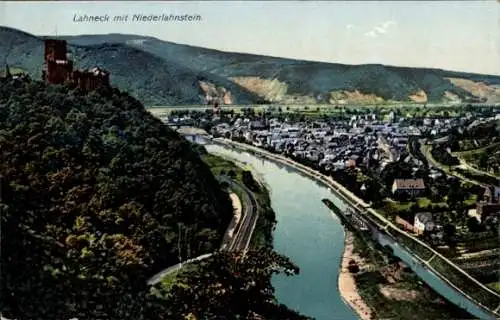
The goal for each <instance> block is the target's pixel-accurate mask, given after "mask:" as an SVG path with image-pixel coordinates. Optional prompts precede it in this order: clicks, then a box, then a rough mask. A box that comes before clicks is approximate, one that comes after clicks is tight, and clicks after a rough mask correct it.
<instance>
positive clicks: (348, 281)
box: [338, 230, 373, 320]
mask: <svg viewBox="0 0 500 320" xmlns="http://www.w3.org/2000/svg"><path fill="white" fill-rule="evenodd" d="M351 260H354V261H355V262H356V263H357V265H358V267H359V268H360V270H362V269H364V268H365V266H366V265H365V263H366V262H365V261H364V260H363V259H362V258H361V257H360V256H359V255H357V254H356V253H355V252H354V234H353V233H352V232H351V231H349V230H346V231H345V241H344V253H343V255H342V262H341V264H340V273H339V279H338V285H339V291H340V295H341V296H342V299H344V301H345V302H346V303H347V304H348V305H349V306H350V307H351V308H352V309H353V310H354V311H355V312H356V313H357V314H358V316H359V318H360V319H361V320H370V319H373V312H372V310H371V309H370V307H369V306H368V305H367V304H366V302H365V301H364V300H363V298H361V296H360V294H359V292H358V288H357V286H356V279H355V278H354V276H353V275H352V274H351V272H350V271H349V262H350V261H351Z"/></svg>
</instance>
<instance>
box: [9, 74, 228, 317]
mask: <svg viewBox="0 0 500 320" xmlns="http://www.w3.org/2000/svg"><path fill="white" fill-rule="evenodd" d="M0 105H1V106H2V107H1V108H0V113H1V116H0V127H1V128H2V130H0V148H1V149H2V153H1V154H0V160H1V161H0V177H2V179H1V181H0V183H1V186H0V189H1V190H2V198H1V200H0V206H1V208H2V232H1V237H2V239H1V243H2V255H1V261H0V262H1V266H0V267H1V270H2V282H1V290H0V291H1V292H3V293H7V292H8V293H9V295H5V296H2V299H0V312H2V313H3V315H5V316H7V317H8V318H13V319H41V318H50V319H68V318H69V317H70V316H78V318H80V319H109V320H114V319H130V318H140V317H142V316H143V315H144V314H148V313H149V312H150V311H151V310H150V309H149V308H148V307H147V303H146V301H147V299H148V298H147V297H148V291H149V288H148V286H147V284H146V280H147V279H148V278H149V277H150V276H152V275H153V274H154V273H156V272H157V271H159V270H161V269H163V268H165V267H167V266H170V265H172V264H175V263H177V262H178V255H179V252H180V251H181V252H183V253H184V252H188V250H190V251H191V254H193V255H199V254H202V253H205V252H206V251H204V249H205V248H206V247H217V246H218V245H219V244H220V241H221V239H222V237H223V235H224V232H225V230H226V228H227V225H228V224H229V222H230V220H231V218H232V216H233V208H232V205H231V202H230V199H229V197H228V195H227V193H225V192H223V190H221V188H220V186H219V184H218V183H217V180H216V179H215V177H214V176H213V174H212V173H211V172H210V168H208V166H207V165H206V164H205V163H204V162H203V161H202V160H201V159H200V157H199V154H198V152H197V151H196V150H194V149H193V146H192V144H191V143H190V142H188V141H186V140H185V139H183V138H182V137H181V136H179V135H178V134H177V133H176V132H174V131H173V130H171V129H169V128H168V127H167V126H165V125H164V124H163V123H162V122H161V121H160V120H158V119H156V118H154V117H153V116H152V115H151V114H150V113H149V112H147V111H146V110H145V109H144V107H143V106H142V105H141V104H140V103H139V102H138V101H137V100H135V99H133V98H131V97H130V96H128V94H126V93H122V92H120V91H118V90H116V89H102V90H97V91H94V92H91V93H85V92H83V91H81V90H72V89H71V88H68V87H65V86H46V85H45V84H43V83H41V82H29V81H17V80H9V81H7V80H4V79H0ZM177 225H179V226H181V229H182V232H178V230H177ZM172 226H174V227H172ZM207 235H211V236H207ZM179 243H180V245H179ZM158 314H160V313H158ZM148 319H158V320H159V318H158V316H156V315H155V313H153V315H152V316H151V317H149V318H148Z"/></svg>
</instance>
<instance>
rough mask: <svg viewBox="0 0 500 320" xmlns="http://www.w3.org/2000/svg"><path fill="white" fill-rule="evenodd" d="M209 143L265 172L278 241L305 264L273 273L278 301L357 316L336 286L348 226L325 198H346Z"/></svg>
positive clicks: (401, 251)
mask: <svg viewBox="0 0 500 320" xmlns="http://www.w3.org/2000/svg"><path fill="white" fill-rule="evenodd" d="M206 147H207V150H208V151H209V152H214V153H220V154H223V155H225V156H229V157H232V158H235V159H237V160H239V161H241V162H246V163H248V164H250V165H251V166H252V167H253V168H254V169H255V170H256V171H257V172H259V173H261V174H262V175H263V177H264V179H265V181H266V183H267V185H268V186H269V187H270V189H271V190H270V191H271V205H272V207H273V209H274V211H275V212H276V218H277V220H278V224H277V226H276V230H275V232H274V234H273V235H274V247H275V249H276V251H278V252H280V253H283V254H285V255H287V256H289V257H290V258H291V259H292V260H293V261H294V262H295V263H296V264H297V265H298V266H299V267H300V270H301V274H300V275H299V276H297V277H276V278H274V279H273V285H274V286H275V288H276V296H277V297H278V299H279V301H280V302H282V303H284V304H286V305H287V306H289V307H291V308H294V309H296V310H298V311H300V312H301V313H304V314H306V315H310V316H313V317H315V318H316V319H318V320H321V319H325V320H326V319H356V318H357V317H356V315H355V314H354V313H353V312H352V311H351V310H350V309H349V308H348V307H347V306H346V305H345V304H344V303H343V300H342V298H341V297H340V294H339V292H338V287H337V279H338V273H339V263H340V258H341V256H342V253H343V246H344V232H343V229H342V226H341V225H340V221H339V219H338V218H337V217H335V216H333V217H332V215H331V214H330V213H329V210H328V209H326V206H324V205H323V204H322V203H321V199H323V198H328V199H330V200H331V201H332V202H333V203H334V204H335V205H336V206H337V207H339V208H340V209H341V210H342V209H345V207H346V205H345V203H344V202H343V201H341V200H340V199H339V198H338V197H337V196H336V195H335V194H334V193H332V192H331V191H330V190H329V189H327V188H326V187H324V186H323V185H322V184H319V183H317V182H315V180H313V179H310V178H307V177H306V176H303V175H302V174H301V173H299V172H298V171H296V170H294V169H291V168H290V167H288V166H285V165H281V164H278V163H277V162H274V161H269V160H263V159H262V158H260V157H256V156H254V155H251V154H249V153H247V152H241V151H238V150H236V149H231V148H225V147H221V146H219V145H206ZM279 169H281V170H279ZM378 240H379V242H380V243H381V244H382V245H389V246H390V247H392V248H393V250H394V253H395V254H396V255H397V256H399V257H400V258H401V259H402V260H403V261H405V262H407V263H408V264H409V265H410V266H411V267H412V269H414V271H415V272H416V273H417V274H418V275H419V277H420V278H421V279H422V280H424V281H425V282H426V283H427V284H428V285H430V286H431V287H432V288H434V289H435V290H436V291H437V292H439V293H440V294H442V295H443V296H444V297H446V298H447V299H448V300H450V301H452V302H454V303H455V304H457V305H460V306H461V307H462V308H464V309H466V310H467V311H469V312H471V313H472V314H474V315H475V316H476V317H478V318H480V319H495V318H496V317H494V316H492V315H491V314H490V313H489V312H485V311H484V310H483V309H482V308H478V307H477V305H475V304H474V303H472V302H471V301H469V300H468V299H465V298H464V297H463V296H462V295H461V294H459V293H458V292H456V291H455V290H453V289H452V288H451V287H450V286H448V285H447V284H446V282H444V281H443V280H442V279H440V278H439V277H437V276H436V275H434V274H433V273H432V272H430V271H429V270H428V269H427V268H425V267H423V266H422V265H421V264H420V263H418V262H417V261H416V260H414V259H413V258H412V257H411V255H409V254H408V252H407V251H406V250H405V248H402V247H400V246H399V245H398V244H397V243H396V242H394V241H392V239H390V238H388V237H386V236H383V235H379V237H378Z"/></svg>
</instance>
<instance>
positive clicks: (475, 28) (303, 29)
mask: <svg viewBox="0 0 500 320" xmlns="http://www.w3.org/2000/svg"><path fill="white" fill-rule="evenodd" d="M84 14H86V15H105V14H107V15H109V16H110V21H109V22H87V23H85V22H75V21H74V19H75V15H77V16H80V15H84ZM134 14H145V15H149V14H154V15H158V14H165V15H170V14H173V15H185V14H188V15H199V16H201V20H199V21H191V22H189V21H164V22H133V21H130V19H131V17H132V15H134ZM116 15H129V21H127V22H114V21H112V20H113V17H114V16H116ZM0 25H4V26H9V27H13V28H17V29H20V30H23V31H26V32H29V33H32V34H35V35H55V34H57V35H78V34H106V33H128V34H140V35H148V36H153V37H156V38H159V39H161V40H165V41H170V42H175V43H182V44H189V45H194V46H201V47H206V48H213V49H219V50H224V51H232V52H245V53H255V54H262V55H271V56H277V57H286V58H296V59H303V60H313V61H324V62H336V63H346V64H364V63H381V64H387V65H397V66H410V67H431V68H442V69H448V70H457V71H466V72H477V73H486V74H496V75H500V1H498V0H490V1H456V2H454V1H429V2H427V1H396V2H392V1H359V2H358V1H317V2H316V1H185V2H182V1H167V2H161V1H154V2H148V1H135V2H130V1H123V2H122V1H110V2H106V1H98V2H97V1H96V2H76V1H75V2H63V1H57V2H39V1H37V2H28V1H13V2H8V1H6V2H0Z"/></svg>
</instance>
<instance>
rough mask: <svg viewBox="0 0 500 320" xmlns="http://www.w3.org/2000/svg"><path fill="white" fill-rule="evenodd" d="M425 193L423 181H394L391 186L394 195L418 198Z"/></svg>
mask: <svg viewBox="0 0 500 320" xmlns="http://www.w3.org/2000/svg"><path fill="white" fill-rule="evenodd" d="M424 192H425V184H424V180H423V179H395V180H394V183H393V184H392V193H393V194H394V195H403V194H406V195H409V196H418V195H421V194H423V193H424Z"/></svg>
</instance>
